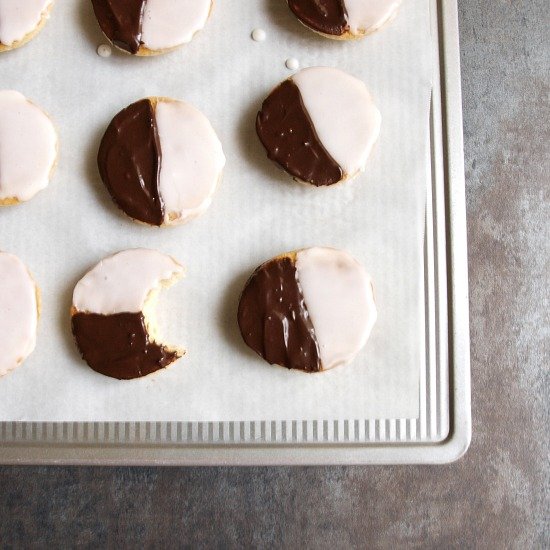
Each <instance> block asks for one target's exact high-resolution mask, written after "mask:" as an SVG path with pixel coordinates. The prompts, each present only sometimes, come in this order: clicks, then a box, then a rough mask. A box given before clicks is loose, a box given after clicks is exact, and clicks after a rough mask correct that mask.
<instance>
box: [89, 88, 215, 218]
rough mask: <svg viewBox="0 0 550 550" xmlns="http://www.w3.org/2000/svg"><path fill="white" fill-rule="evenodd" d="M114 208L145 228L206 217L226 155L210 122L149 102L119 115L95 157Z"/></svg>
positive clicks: (167, 102) (169, 104) (180, 106)
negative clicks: (203, 214) (146, 226)
mask: <svg viewBox="0 0 550 550" xmlns="http://www.w3.org/2000/svg"><path fill="white" fill-rule="evenodd" d="M97 162H98V167H99V173H100V175H101V179H102V180H103V183H104V184H105V186H106V187H107V189H108V191H109V193H110V194H111V197H112V198H113V200H114V201H115V203H116V204H117V206H118V207H119V208H120V209H121V210H122V211H123V212H125V213H126V214H127V215H128V216H130V217H131V218H133V219H134V220H137V221H140V222H143V223H147V224H149V225H156V226H160V225H177V224H184V223H187V222H188V221H190V220H192V219H193V218H196V217H197V216H199V215H200V214H202V213H203V212H205V211H206V210H207V209H208V207H209V206H210V204H211V203H212V197H213V195H214V192H215V191H216V188H217V185H218V182H219V181H220V179H221V176H222V171H223V167H224V166H225V156H224V154H223V150H222V145H221V143H220V141H219V139H218V137H217V136H216V133H215V131H214V129H213V128H212V126H211V124H210V122H209V121H208V119H207V118H206V117H205V116H204V115H203V114H202V113H201V112H200V111H198V110H197V109H195V108H194V107H193V106H192V105H190V104H188V103H185V102H183V101H176V100H173V99H167V98H148V99H142V100H140V101H137V102H136V103H133V104H132V105H130V106H129V107H127V108H126V109H123V110H122V111H121V112H120V113H118V114H117V115H116V116H115V118H114V119H113V120H112V122H111V123H110V125H109V127H108V128H107V130H106V132H105V135H104V136H103V139H102V140H101V144H100V147H99V153H98V157H97Z"/></svg>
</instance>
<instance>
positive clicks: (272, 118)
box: [256, 79, 344, 187]
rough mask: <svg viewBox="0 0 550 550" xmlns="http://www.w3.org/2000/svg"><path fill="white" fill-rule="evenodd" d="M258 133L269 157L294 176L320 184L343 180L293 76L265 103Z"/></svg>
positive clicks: (257, 122) (257, 128) (260, 115)
mask: <svg viewBox="0 0 550 550" xmlns="http://www.w3.org/2000/svg"><path fill="white" fill-rule="evenodd" d="M256 132H257V133H258V137H259V138H260V141H261V142H262V144H263V146H264V147H265V149H266V151H267V156H268V157H269V158H270V159H271V160H273V161H275V162H276V163H278V164H279V165H281V166H282V167H283V168H284V169H285V170H286V171H287V172H288V173H289V174H291V175H292V176H294V177H295V178H298V179H299V180H301V181H305V182H307V183H311V184H312V185H315V186H317V187H321V186H325V185H333V184H335V183H338V182H339V181H341V180H342V179H343V177H344V174H343V171H342V168H340V166H339V165H338V163H337V162H336V161H335V160H334V159H333V158H332V157H331V156H330V155H329V154H328V152H327V150H326V149H325V147H324V146H323V144H322V143H321V141H320V140H319V137H318V136H317V132H316V131H315V127H314V125H313V122H312V120H311V118H310V116H309V114H308V112H307V110H306V108H305V106H304V103H303V101H302V96H301V94H300V90H299V89H298V86H296V84H295V83H294V82H293V81H292V80H291V79H288V80H285V82H283V83H282V84H280V85H279V86H278V87H277V88H275V90H273V92H271V94H270V95H269V96H268V97H267V99H266V100H265V101H264V102H263V105H262V110H261V111H260V112H259V113H258V116H257V118H256Z"/></svg>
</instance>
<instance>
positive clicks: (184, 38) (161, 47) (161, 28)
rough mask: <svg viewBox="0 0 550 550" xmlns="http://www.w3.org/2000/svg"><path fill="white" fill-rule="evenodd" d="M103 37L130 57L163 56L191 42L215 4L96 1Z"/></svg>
mask: <svg viewBox="0 0 550 550" xmlns="http://www.w3.org/2000/svg"><path fill="white" fill-rule="evenodd" d="M92 4H93V7H94V12H95V15H96V18H97V20H98V22H99V26H100V27H101V30H102V31H103V34H105V36H106V37H107V38H108V39H109V40H110V41H111V42H112V43H113V45H115V46H116V47H117V48H119V49H121V50H122V51H124V52H126V53H130V54H133V55H137V56H149V55H159V54H162V53H166V52H169V51H172V50H174V49H176V48H177V47H178V46H181V45H182V44H186V43H187V42H191V40H192V39H193V37H194V36H195V34H196V33H197V32H198V31H200V30H201V29H202V28H203V27H204V25H205V24H206V22H207V20H208V18H209V16H210V13H211V11H212V8H213V5H214V0H92Z"/></svg>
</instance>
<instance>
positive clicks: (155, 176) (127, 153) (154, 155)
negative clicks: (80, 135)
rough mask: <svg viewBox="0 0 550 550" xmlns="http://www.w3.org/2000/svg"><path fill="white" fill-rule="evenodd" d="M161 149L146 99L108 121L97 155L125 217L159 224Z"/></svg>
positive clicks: (161, 213) (100, 171)
mask: <svg viewBox="0 0 550 550" xmlns="http://www.w3.org/2000/svg"><path fill="white" fill-rule="evenodd" d="M160 163H161V150H160V142H159V137H158V132H157V127H156V122H155V115H154V110H153V106H152V104H151V102H150V101H149V100H148V99H142V100H141V101H138V102H136V103H133V104H132V105H130V106H129V107H126V109H124V110H122V111H121V112H120V113H118V114H117V115H116V116H115V118H114V119H113V120H112V121H111V123H110V124H109V127H108V128H107V130H106V132H105V135H104V136H103V139H102V140H101V145H100V147H99V153H98V156H97V164H98V167H99V173H100V174H101V179H102V180H103V183H104V184H105V186H106V187H107V189H108V191H109V193H110V194H111V197H112V198H113V200H114V201H115V203H116V204H117V205H118V207H119V208H120V209H121V210H123V211H124V212H125V213H126V214H127V215H128V216H130V217H131V218H134V219H135V220H139V221H142V222H144V223H148V224H150V225H161V224H162V223H163V220H164V205H163V203H162V199H161V197H160V194H159V176H160Z"/></svg>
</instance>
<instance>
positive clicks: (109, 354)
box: [71, 248, 185, 380]
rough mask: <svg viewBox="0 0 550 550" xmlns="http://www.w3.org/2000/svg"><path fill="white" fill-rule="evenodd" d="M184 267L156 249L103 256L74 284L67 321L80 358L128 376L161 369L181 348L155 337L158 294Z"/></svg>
mask: <svg viewBox="0 0 550 550" xmlns="http://www.w3.org/2000/svg"><path fill="white" fill-rule="evenodd" d="M182 275H183V267H182V266H181V265H180V264H179V263H178V262H176V261H175V260H174V259H173V258H171V257H170V256H166V255H165V254H161V253H160V252H157V251H155V250H148V249H144V248H137V249H133V250H124V251H123V252H119V253H118V254H115V255H113V256H110V257H108V258H105V259H104V260H102V261H101V262H99V264H97V265H96V266H95V267H94V268H93V269H91V270H90V271H89V272H88V273H87V274H86V275H85V276H84V277H83V278H82V279H81V280H80V281H79V282H78V283H77V285H76V287H75V289H74V293H73V306H72V308H71V321H72V330H73V335H74V338H75V341H76V344H77V346H78V349H79V351H80V353H81V355H82V358H83V359H84V360H85V361H86V362H87V363H88V365H89V366H90V367H91V368H92V369H93V370H95V371H97V372H99V373H101V374H104V375H105V376H110V377H112V378H118V379H121V380H128V379H131V378H140V377H142V376H146V375H148V374H151V373H153V372H155V371H158V370H160V369H163V368H165V367H167V366H168V365H170V364H171V363H173V362H174V361H176V360H177V359H179V358H180V357H181V356H182V355H183V354H184V353H185V352H184V351H183V350H179V349H175V348H171V347H169V346H167V345H165V344H163V343H161V342H160V338H159V336H158V334H157V328H156V323H155V317H154V306H155V303H156V298H157V294H158V292H159V291H160V289H161V288H163V287H168V286H171V285H172V284H173V283H175V282H176V281H177V280H178V279H179V278H180V277H181V276H182Z"/></svg>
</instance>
